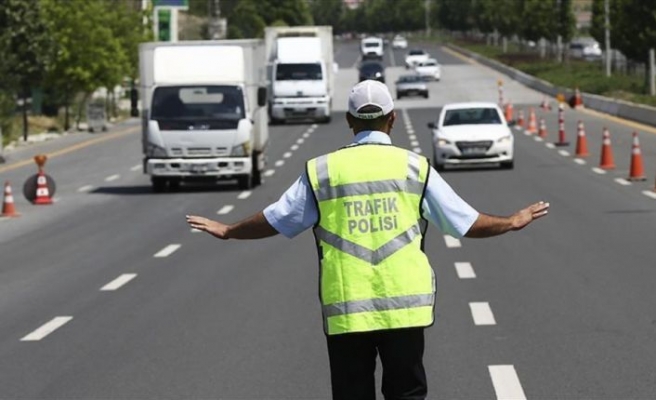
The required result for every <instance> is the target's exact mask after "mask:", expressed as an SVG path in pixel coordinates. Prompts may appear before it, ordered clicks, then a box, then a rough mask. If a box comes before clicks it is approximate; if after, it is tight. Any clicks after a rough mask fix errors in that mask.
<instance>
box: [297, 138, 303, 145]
mask: <svg viewBox="0 0 656 400" xmlns="http://www.w3.org/2000/svg"><path fill="white" fill-rule="evenodd" d="M303 142H305V139H303V138H299V139H298V140H297V141H296V143H297V144H303Z"/></svg>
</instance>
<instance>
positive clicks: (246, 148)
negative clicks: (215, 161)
mask: <svg viewBox="0 0 656 400" xmlns="http://www.w3.org/2000/svg"><path fill="white" fill-rule="evenodd" d="M250 152H251V142H250V140H247V141H245V142H244V143H242V144H238V145H236V146H233V147H232V151H231V152H230V157H246V156H248V155H249V154H250Z"/></svg>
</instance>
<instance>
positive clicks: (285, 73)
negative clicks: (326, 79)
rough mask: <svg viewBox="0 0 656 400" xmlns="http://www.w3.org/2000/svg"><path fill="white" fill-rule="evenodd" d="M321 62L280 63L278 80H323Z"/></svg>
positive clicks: (277, 70) (277, 71) (277, 74)
mask: <svg viewBox="0 0 656 400" xmlns="http://www.w3.org/2000/svg"><path fill="white" fill-rule="evenodd" d="M322 78H323V75H322V73H321V64H316V63H315V64H278V65H277V66H276V80H277V81H315V80H321V79H322Z"/></svg>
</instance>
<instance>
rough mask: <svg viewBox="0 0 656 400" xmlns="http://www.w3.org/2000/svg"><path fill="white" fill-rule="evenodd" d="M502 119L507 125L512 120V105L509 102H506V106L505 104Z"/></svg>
mask: <svg viewBox="0 0 656 400" xmlns="http://www.w3.org/2000/svg"><path fill="white" fill-rule="evenodd" d="M504 117H506V122H508V123H509V122H511V121H512V120H513V105H512V103H511V102H508V104H506V109H505V113H504Z"/></svg>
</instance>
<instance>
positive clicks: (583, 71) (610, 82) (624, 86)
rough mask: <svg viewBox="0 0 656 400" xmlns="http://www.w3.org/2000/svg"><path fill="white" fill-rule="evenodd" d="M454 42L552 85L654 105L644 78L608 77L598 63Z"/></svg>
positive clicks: (654, 100)
mask: <svg viewBox="0 0 656 400" xmlns="http://www.w3.org/2000/svg"><path fill="white" fill-rule="evenodd" d="M454 43H455V44H457V45H458V46H460V47H464V48H466V49H468V50H470V51H473V52H475V53H478V54H480V55H482V56H485V57H488V58H492V59H495V60H497V61H500V62H503V63H504V64H507V65H509V66H511V67H513V68H516V69H518V70H520V71H522V72H525V73H527V74H529V75H533V76H535V77H537V78H539V79H542V80H544V81H547V82H550V83H551V84H553V85H555V86H560V87H564V88H570V89H573V88H575V87H578V88H579V89H580V90H581V91H582V92H586V93H592V94H598V95H601V96H605V97H610V98H616V99H622V100H626V101H630V102H634V103H639V104H647V105H652V106H656V96H650V95H648V94H647V92H646V87H645V79H644V77H642V76H639V75H625V74H620V73H614V74H613V75H612V76H611V77H610V78H608V77H606V75H605V73H604V71H603V70H602V68H601V66H600V64H598V63H592V62H586V61H579V60H570V61H569V62H568V63H557V62H555V61H550V60H542V59H540V58H539V56H538V55H536V54H534V53H525V52H524V53H522V52H520V51H519V49H518V48H517V47H516V46H514V47H512V46H509V49H508V53H506V54H504V53H503V51H502V49H501V48H500V47H493V46H486V45H485V44H476V43H469V42H464V41H457V42H454Z"/></svg>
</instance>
